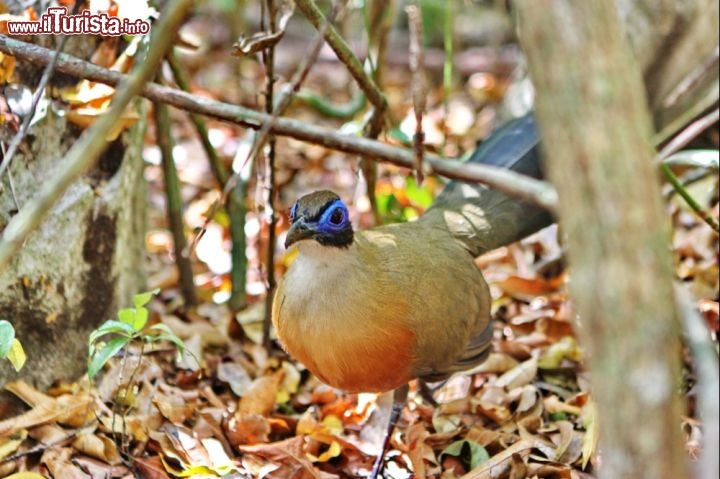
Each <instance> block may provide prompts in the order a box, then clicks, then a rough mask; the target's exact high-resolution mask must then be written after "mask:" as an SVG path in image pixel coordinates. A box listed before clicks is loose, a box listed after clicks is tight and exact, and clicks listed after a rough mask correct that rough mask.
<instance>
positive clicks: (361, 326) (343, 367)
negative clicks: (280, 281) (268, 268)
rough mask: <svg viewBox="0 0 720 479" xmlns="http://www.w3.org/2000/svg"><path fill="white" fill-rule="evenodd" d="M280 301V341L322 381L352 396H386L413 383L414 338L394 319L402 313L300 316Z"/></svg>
mask: <svg viewBox="0 0 720 479" xmlns="http://www.w3.org/2000/svg"><path fill="white" fill-rule="evenodd" d="M280 294H282V293H280ZM278 299H279V298H278V297H276V298H275V307H274V308H273V322H274V324H275V327H276V331H277V334H278V337H279V339H280V342H281V343H282V344H283V347H284V348H285V349H286V350H287V352H288V353H290V355H291V356H293V357H294V358H295V359H297V360H299V361H300V362H301V363H303V364H304V365H305V367H307V368H308V369H309V370H310V371H311V372H312V373H313V374H314V375H316V376H317V377H318V378H319V379H320V380H321V381H323V382H324V383H327V384H329V385H330V386H333V387H336V388H339V389H343V390H345V391H348V392H382V391H389V390H392V389H395V388H397V387H399V386H402V385H403V384H406V383H407V382H408V381H409V380H411V379H413V376H412V372H411V371H412V361H413V354H412V353H413V348H414V346H415V335H414V333H413V332H412V331H411V330H410V329H409V328H407V327H404V326H405V324H406V323H405V322H404V321H397V320H393V319H397V318H402V317H403V316H402V315H395V314H391V315H386V316H384V317H380V316H378V315H372V316H369V315H367V314H365V315H362V316H361V315H352V316H353V317H343V318H340V317H333V318H327V317H325V318H318V315H313V314H311V315H305V314H302V315H300V316H297V315H293V314H292V312H291V311H290V310H289V308H285V307H282V306H281V305H280V304H278V303H279V302H281V301H278ZM391 309H395V308H391ZM398 309H403V310H404V309H405V308H403V307H402V306H400V307H399V308H398ZM392 312H393V313H397V312H399V311H397V310H396V311H392Z"/></svg>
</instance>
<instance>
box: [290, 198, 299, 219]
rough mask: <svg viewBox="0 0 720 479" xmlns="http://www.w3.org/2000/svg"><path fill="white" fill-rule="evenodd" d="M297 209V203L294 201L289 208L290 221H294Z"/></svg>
mask: <svg viewBox="0 0 720 479" xmlns="http://www.w3.org/2000/svg"><path fill="white" fill-rule="evenodd" d="M297 209H298V205H297V203H295V204H294V205H293V207H292V208H291V209H290V222H291V223H294V222H295V218H296V217H297Z"/></svg>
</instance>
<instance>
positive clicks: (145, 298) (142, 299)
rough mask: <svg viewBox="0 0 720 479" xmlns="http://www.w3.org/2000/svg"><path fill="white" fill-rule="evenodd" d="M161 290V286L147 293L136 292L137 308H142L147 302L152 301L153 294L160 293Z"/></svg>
mask: <svg viewBox="0 0 720 479" xmlns="http://www.w3.org/2000/svg"><path fill="white" fill-rule="evenodd" d="M159 292H160V288H155V289H153V290H152V291H147V292H145V293H140V294H136V295H135V296H133V304H134V305H135V308H136V309H140V308H142V307H143V306H145V305H146V304H148V303H149V302H150V300H151V299H152V297H153V296H155V295H156V294H158V293H159Z"/></svg>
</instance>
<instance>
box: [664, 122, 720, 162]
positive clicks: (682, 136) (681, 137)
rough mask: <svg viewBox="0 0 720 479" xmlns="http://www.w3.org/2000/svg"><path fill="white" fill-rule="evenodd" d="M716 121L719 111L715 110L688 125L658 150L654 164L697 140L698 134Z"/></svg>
mask: <svg viewBox="0 0 720 479" xmlns="http://www.w3.org/2000/svg"><path fill="white" fill-rule="evenodd" d="M718 119H720V109H718V108H715V109H714V110H712V111H711V112H709V113H707V114H705V115H703V116H701V117H700V118H698V119H697V120H695V121H694V122H692V123H690V124H689V125H688V126H686V127H685V128H684V129H683V130H682V131H681V132H680V133H678V134H677V135H675V136H674V137H673V138H672V140H670V141H669V142H668V144H667V145H665V146H664V147H663V148H662V149H661V150H660V152H659V153H658V154H657V156H656V157H655V162H656V163H661V162H663V161H665V160H666V159H667V158H669V157H670V155H672V154H673V153H677V152H678V151H679V150H680V149H681V148H683V147H684V146H687V144H688V143H690V142H691V141H692V140H694V139H695V138H697V136H698V135H699V134H700V133H702V132H703V131H705V130H707V129H708V128H710V127H711V126H712V125H714V124H715V123H717V121H718Z"/></svg>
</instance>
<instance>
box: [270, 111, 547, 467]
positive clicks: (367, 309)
mask: <svg viewBox="0 0 720 479" xmlns="http://www.w3.org/2000/svg"><path fill="white" fill-rule="evenodd" d="M469 161H471V162H478V163H485V164H491V165H496V166H501V167H504V168H508V169H511V170H513V171H516V172H518V173H522V174H525V175H528V176H532V177H535V178H540V177H541V171H540V159H539V150H538V133H537V129H536V126H535V122H534V120H533V118H532V116H530V115H528V116H525V117H522V118H520V119H516V120H513V121H511V122H509V123H507V124H505V125H504V126H503V127H501V128H499V129H498V130H496V131H495V132H494V133H493V134H492V135H491V136H490V137H489V138H488V139H487V140H485V141H484V142H483V143H482V144H481V145H480V147H479V148H478V149H477V150H476V151H475V152H474V153H473V154H472V155H471V157H470V159H469ZM290 221H291V227H290V229H289V231H288V233H287V237H286V240H285V246H286V247H290V246H292V245H296V246H297V248H298V255H297V257H296V259H295V261H294V262H293V263H292V264H291V266H290V268H289V269H288V271H287V272H286V273H285V276H284V278H283V280H282V281H281V282H280V284H279V286H278V288H277V291H276V293H275V297H274V301H273V311H272V320H273V324H274V327H275V328H276V331H277V336H278V338H279V340H280V342H281V343H282V345H283V347H284V348H285V349H286V350H287V352H288V353H290V354H291V355H292V356H294V357H295V358H296V359H298V360H299V361H300V362H302V363H303V364H304V365H305V366H306V367H307V368H308V369H309V370H310V371H311V372H312V373H313V374H315V375H316V376H317V377H318V378H320V380H322V381H323V382H325V383H327V384H329V385H330V386H333V387H336V388H340V389H343V390H345V391H349V392H384V391H390V390H396V394H395V403H394V407H393V412H392V416H393V417H394V420H397V416H398V414H399V412H400V410H401V409H402V406H403V404H404V402H405V396H406V394H407V383H408V381H410V380H412V379H416V378H417V379H420V380H422V381H427V382H436V381H440V380H443V379H446V378H447V377H449V376H450V375H452V374H453V373H456V372H459V371H463V370H466V369H469V368H472V367H473V366H476V365H478V364H480V363H481V362H482V361H483V360H485V358H486V357H487V355H488V353H489V351H490V347H491V339H492V336H493V328H492V321H491V316H490V302H491V298H490V293H489V290H488V286H487V283H486V282H485V280H484V279H483V276H482V274H481V272H480V270H479V269H478V268H477V267H476V266H475V264H474V262H473V258H474V257H477V256H479V255H480V254H482V253H484V252H486V251H489V250H492V249H494V248H497V247H500V246H503V245H506V244H509V243H511V242H514V241H517V240H519V239H521V238H523V237H524V236H527V235H529V234H531V233H533V232H535V231H537V230H539V229H540V228H542V227H544V226H547V225H549V224H550V223H551V222H552V218H551V217H550V215H549V214H548V213H547V212H546V211H544V210H542V209H540V208H539V207H535V206H533V205H531V204H529V203H526V202H524V201H522V200H519V199H516V198H513V197H510V196H508V195H506V194H504V193H501V192H499V191H497V190H493V189H490V188H488V187H485V186H483V185H474V184H468V183H462V182H457V181H455V182H451V183H449V184H448V185H447V186H446V187H445V189H444V190H443V192H442V193H441V194H440V195H439V196H438V198H437V199H436V201H435V202H434V203H433V205H432V206H431V207H430V208H429V209H428V210H427V211H426V212H425V213H424V214H423V215H422V216H421V217H420V218H419V219H418V220H417V221H413V222H408V223H401V224H392V225H386V226H379V227H376V228H372V229H369V230H364V231H354V230H353V226H352V224H351V222H350V217H349V213H348V208H347V206H346V205H345V203H344V202H343V201H342V200H341V199H340V198H339V197H338V195H336V194H335V193H333V192H331V191H317V192H314V193H311V194H309V195H306V196H303V197H301V198H300V199H298V200H297V202H296V203H295V205H294V206H293V207H292V209H291V211H290ZM392 421H393V419H391V427H392ZM388 439H389V436H388V437H386V441H385V444H384V445H383V454H384V452H385V449H386V448H387V446H388V443H387V441H388ZM381 461H382V456H381V457H380V458H379V460H378V461H376V464H375V466H374V467H373V472H372V476H371V477H374V476H376V475H377V474H378V471H379V470H380V468H381V467H382V462H381Z"/></svg>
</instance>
